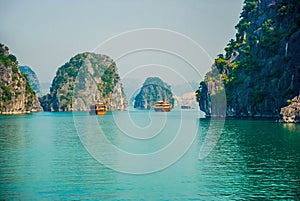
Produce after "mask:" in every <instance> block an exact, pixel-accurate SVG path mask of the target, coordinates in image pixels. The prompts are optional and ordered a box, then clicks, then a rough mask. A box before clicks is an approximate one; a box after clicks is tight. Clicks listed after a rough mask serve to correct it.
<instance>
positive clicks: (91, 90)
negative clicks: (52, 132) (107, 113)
mask: <svg viewBox="0 0 300 201" xmlns="http://www.w3.org/2000/svg"><path fill="white" fill-rule="evenodd" d="M40 100H41V102H42V106H43V108H44V110H46V111H86V110H88V109H89V106H90V105H91V104H94V103H97V102H102V103H104V104H106V105H107V107H108V109H109V110H125V109H127V100H126V97H125V95H124V92H123V88H122V84H121V80H120V76H119V74H118V69H117V67H116V64H115V62H114V61H113V60H112V59H111V58H109V57H108V56H105V55H100V54H95V53H82V54H78V55H76V56H75V57H73V58H71V59H70V61H69V62H67V63H66V64H64V65H63V66H61V67H60V68H59V69H58V70H57V72H56V76H55V78H54V79H53V82H52V86H51V88H50V94H48V95H45V96H43V97H42V98H41V99H40Z"/></svg>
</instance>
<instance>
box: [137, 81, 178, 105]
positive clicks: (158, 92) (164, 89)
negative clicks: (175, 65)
mask: <svg viewBox="0 0 300 201" xmlns="http://www.w3.org/2000/svg"><path fill="white" fill-rule="evenodd" d="M159 100H163V101H168V102H169V103H170V104H172V106H174V98H173V93H172V91H171V86H170V85H168V84H167V83H165V82H163V81H162V80H161V79H160V78H158V77H149V78H147V79H146V80H145V82H144V84H143V86H142V88H141V90H140V92H139V93H138V94H137V96H136V97H135V100H134V108H137V109H147V110H149V109H150V108H151V107H153V106H154V105H155V103H156V102H157V101H159Z"/></svg>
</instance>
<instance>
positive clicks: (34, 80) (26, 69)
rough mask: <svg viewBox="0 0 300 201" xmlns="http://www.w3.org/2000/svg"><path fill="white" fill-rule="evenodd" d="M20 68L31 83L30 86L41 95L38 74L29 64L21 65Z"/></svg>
mask: <svg viewBox="0 0 300 201" xmlns="http://www.w3.org/2000/svg"><path fill="white" fill-rule="evenodd" d="M20 70H21V72H22V73H24V74H25V75H26V77H27V79H28V81H29V83H30V86H31V87H32V89H33V90H34V92H35V93H36V94H37V95H38V96H40V95H41V90H40V88H41V87H40V82H39V80H38V77H37V75H36V74H35V72H34V71H33V70H32V69H31V68H30V67H29V66H20Z"/></svg>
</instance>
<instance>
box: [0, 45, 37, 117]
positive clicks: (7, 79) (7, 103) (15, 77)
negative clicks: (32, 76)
mask: <svg viewBox="0 0 300 201" xmlns="http://www.w3.org/2000/svg"><path fill="white" fill-rule="evenodd" d="M8 50H9V49H8V47H6V46H5V45H3V44H0V114H23V113H30V112H37V111H42V108H41V106H40V103H39V101H38V98H37V96H36V94H35V92H34V90H33V89H32V87H31V86H30V84H29V81H28V80H27V77H26V76H25V75H24V74H23V73H22V72H21V70H20V68H19V66H18V61H17V58H16V57H15V56H14V55H12V54H9V52H8Z"/></svg>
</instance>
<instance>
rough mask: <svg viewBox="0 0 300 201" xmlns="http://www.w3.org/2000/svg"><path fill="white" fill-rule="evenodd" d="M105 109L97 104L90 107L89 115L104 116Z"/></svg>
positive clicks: (100, 104) (101, 104)
mask: <svg viewBox="0 0 300 201" xmlns="http://www.w3.org/2000/svg"><path fill="white" fill-rule="evenodd" d="M106 112H107V107H106V105H105V104H103V103H97V104H93V105H91V106H90V114H96V115H105V114H106Z"/></svg>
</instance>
